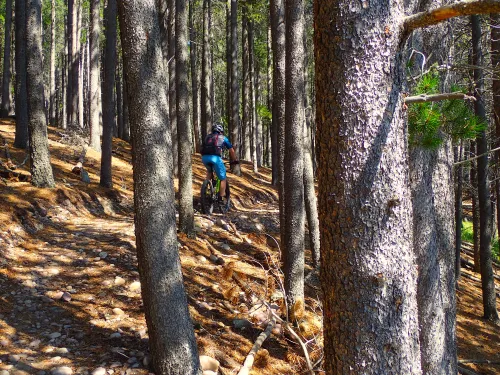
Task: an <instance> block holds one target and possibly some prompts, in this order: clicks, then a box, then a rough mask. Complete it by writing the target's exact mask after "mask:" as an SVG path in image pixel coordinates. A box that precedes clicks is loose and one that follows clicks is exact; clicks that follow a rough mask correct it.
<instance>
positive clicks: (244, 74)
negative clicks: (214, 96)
mask: <svg viewBox="0 0 500 375" xmlns="http://www.w3.org/2000/svg"><path fill="white" fill-rule="evenodd" d="M241 107H242V108H241V114H242V116H241V131H242V132H241V150H240V152H241V158H242V159H243V160H248V161H250V160H252V153H251V151H250V131H251V130H250V118H251V113H250V74H249V69H248V6H247V5H243V6H242V8H241Z"/></svg>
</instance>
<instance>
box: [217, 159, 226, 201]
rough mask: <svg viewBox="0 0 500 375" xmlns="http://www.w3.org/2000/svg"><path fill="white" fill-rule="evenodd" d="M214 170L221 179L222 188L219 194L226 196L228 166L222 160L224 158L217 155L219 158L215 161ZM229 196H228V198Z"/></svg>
mask: <svg viewBox="0 0 500 375" xmlns="http://www.w3.org/2000/svg"><path fill="white" fill-rule="evenodd" d="M214 170H215V174H216V175H217V177H218V178H219V180H220V190H219V194H220V196H221V197H222V196H224V195H225V194H226V167H225V166H224V162H223V161H222V158H220V157H218V156H217V160H215V162H214ZM227 198H228V197H226V199H227Z"/></svg>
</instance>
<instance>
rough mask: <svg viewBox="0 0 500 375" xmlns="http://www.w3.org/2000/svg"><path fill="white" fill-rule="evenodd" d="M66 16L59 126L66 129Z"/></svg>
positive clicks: (67, 71) (67, 70)
mask: <svg viewBox="0 0 500 375" xmlns="http://www.w3.org/2000/svg"><path fill="white" fill-rule="evenodd" d="M67 18H68V17H67V16H66V17H65V19H64V20H65V21H66V22H64V50H63V56H62V66H63V68H62V93H61V96H62V98H61V101H62V109H61V112H62V113H61V116H62V120H61V128H63V129H66V128H67V127H68V73H69V69H68V44H69V42H68V22H67Z"/></svg>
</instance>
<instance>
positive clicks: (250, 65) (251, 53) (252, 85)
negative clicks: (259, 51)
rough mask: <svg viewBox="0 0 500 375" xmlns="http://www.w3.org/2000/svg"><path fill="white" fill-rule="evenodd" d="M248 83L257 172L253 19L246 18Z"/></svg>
mask: <svg viewBox="0 0 500 375" xmlns="http://www.w3.org/2000/svg"><path fill="white" fill-rule="evenodd" d="M247 25H248V78H249V79H248V83H249V89H250V90H249V92H248V93H249V101H250V103H249V104H250V105H249V107H250V113H249V114H250V116H249V120H250V121H249V129H250V136H251V142H250V151H251V153H252V164H253V172H254V173H257V172H258V167H259V161H258V157H259V151H260V149H259V151H257V147H258V144H259V136H260V133H259V131H258V129H257V100H256V99H257V93H256V89H257V87H256V77H255V61H254V60H255V59H254V50H253V21H252V20H251V19H248V22H247Z"/></svg>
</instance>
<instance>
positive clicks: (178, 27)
mask: <svg viewBox="0 0 500 375" xmlns="http://www.w3.org/2000/svg"><path fill="white" fill-rule="evenodd" d="M175 7H176V8H175V12H176V13H175V60H176V61H175V67H176V74H175V77H176V91H177V136H178V144H179V146H178V147H179V148H178V150H179V230H180V231H181V232H184V233H188V234H190V233H192V232H193V230H194V209H193V168H192V161H191V152H192V146H191V123H190V122H189V92H188V51H187V39H188V38H187V35H188V30H187V4H186V1H184V0H176V4H175Z"/></svg>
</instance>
